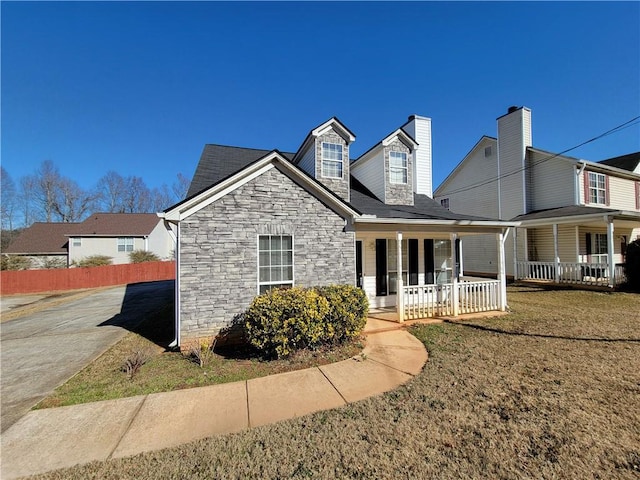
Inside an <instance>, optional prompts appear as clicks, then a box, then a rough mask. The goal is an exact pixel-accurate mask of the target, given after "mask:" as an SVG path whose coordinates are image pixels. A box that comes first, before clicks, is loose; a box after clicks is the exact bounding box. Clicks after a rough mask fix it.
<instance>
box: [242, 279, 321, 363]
mask: <svg viewBox="0 0 640 480" xmlns="http://www.w3.org/2000/svg"><path fill="white" fill-rule="evenodd" d="M328 312H329V303H328V302H327V300H326V299H325V298H323V297H321V296H320V295H319V294H318V292H316V291H315V290H313V289H303V288H297V287H294V288H290V289H273V290H270V291H269V292H267V293H265V294H263V295H260V296H258V297H256V298H254V300H253V302H251V306H250V307H249V309H248V310H247V312H246V314H245V326H246V329H247V337H248V339H249V342H250V343H251V344H252V345H253V346H254V347H256V348H257V349H259V350H260V351H261V352H262V353H263V355H265V356H266V357H270V358H282V357H287V356H289V355H290V354H291V353H293V352H294V351H296V350H299V349H302V348H314V347H317V346H318V345H320V344H322V343H323V340H324V339H325V338H326V337H327V332H326V331H325V329H326V327H327V324H326V322H325V321H324V318H325V316H326V315H327V313H328Z"/></svg>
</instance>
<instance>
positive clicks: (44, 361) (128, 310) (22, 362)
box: [0, 280, 174, 432]
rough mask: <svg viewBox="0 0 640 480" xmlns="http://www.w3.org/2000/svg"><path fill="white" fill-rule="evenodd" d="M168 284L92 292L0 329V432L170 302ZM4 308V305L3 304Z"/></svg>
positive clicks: (121, 287)
mask: <svg viewBox="0 0 640 480" xmlns="http://www.w3.org/2000/svg"><path fill="white" fill-rule="evenodd" d="M173 288H174V282H173V281H172V280H171V281H162V282H149V283H139V284H132V285H127V286H120V287H114V288H110V289H107V290H98V291H96V292H95V293H93V294H91V295H89V296H86V297H84V298H80V299H76V300H71V301H69V302H66V303H62V304H57V305H55V306H52V307H50V308H46V309H44V310H41V311H38V312H35V313H31V314H28V315H25V316H23V317H20V318H17V319H15V320H9V321H6V322H3V323H2V324H1V326H0V340H1V344H0V348H1V352H0V360H1V376H0V397H1V402H0V403H1V405H0V407H1V409H2V410H1V419H2V422H1V423H2V425H1V431H3V432H4V431H5V430H6V429H7V428H8V427H10V426H11V425H12V424H13V423H15V422H16V421H17V420H18V419H19V418H20V417H22V416H23V415H25V414H26V413H27V412H28V411H29V410H30V409H31V407H33V406H34V405H35V404H36V403H38V402H39V401H40V400H42V399H43V398H45V397H46V396H47V395H49V394H50V393H51V392H52V391H53V390H54V389H55V388H56V387H57V386H59V385H61V384H62V383H64V382H65V381H67V380H68V379H69V378H71V377H72V376H73V375H75V374H76V373H77V372H79V371H80V370H81V369H82V368H83V367H84V366H85V365H87V364H88V363H90V362H91V361H92V360H94V359H95V358H97V357H98V356H99V355H101V354H102V353H103V352H104V351H105V350H106V349H108V348H109V347H110V346H111V345H113V344H114V343H116V342H117V341H118V340H120V339H121V338H122V337H123V336H124V335H125V334H126V333H127V331H128V329H131V328H134V327H135V326H136V325H137V324H138V323H140V321H141V320H142V319H143V318H144V317H145V315H147V314H149V313H152V312H154V311H157V310H159V309H160V308H162V307H163V306H164V305H166V304H167V303H169V302H171V300H172V298H173ZM3 302H4V300H3Z"/></svg>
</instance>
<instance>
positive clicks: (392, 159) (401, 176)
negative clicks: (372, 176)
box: [389, 152, 409, 184]
mask: <svg viewBox="0 0 640 480" xmlns="http://www.w3.org/2000/svg"><path fill="white" fill-rule="evenodd" d="M408 177H409V175H408V168H407V154H406V153H405V152H389V182H390V183H400V184H406V183H407V181H408Z"/></svg>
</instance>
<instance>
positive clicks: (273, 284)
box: [258, 235, 293, 294]
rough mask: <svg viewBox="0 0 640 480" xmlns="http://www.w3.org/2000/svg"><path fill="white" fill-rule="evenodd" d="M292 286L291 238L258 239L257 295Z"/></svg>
mask: <svg viewBox="0 0 640 480" xmlns="http://www.w3.org/2000/svg"><path fill="white" fill-rule="evenodd" d="M292 286H293V237H291V236H290V235H260V236H259V237H258V293H259V294H262V293H265V292H266V291H268V290H271V289H272V288H283V287H285V288H286V287H292Z"/></svg>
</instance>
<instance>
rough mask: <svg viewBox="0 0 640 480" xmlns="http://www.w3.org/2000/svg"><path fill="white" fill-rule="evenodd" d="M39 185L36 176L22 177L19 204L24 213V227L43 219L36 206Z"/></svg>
mask: <svg viewBox="0 0 640 480" xmlns="http://www.w3.org/2000/svg"><path fill="white" fill-rule="evenodd" d="M37 183H38V182H37V180H36V177H35V175H25V176H24V177H20V189H19V192H18V204H19V209H20V211H21V213H22V225H23V226H25V227H28V226H29V225H31V224H32V223H33V222H36V221H38V220H41V219H42V217H41V216H40V215H39V211H38V208H37V206H36V205H35V200H36V198H35V197H36V195H35V191H36V185H37Z"/></svg>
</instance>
